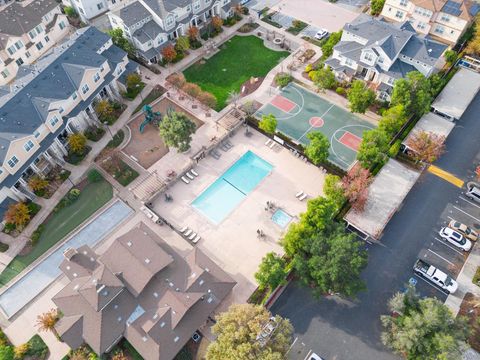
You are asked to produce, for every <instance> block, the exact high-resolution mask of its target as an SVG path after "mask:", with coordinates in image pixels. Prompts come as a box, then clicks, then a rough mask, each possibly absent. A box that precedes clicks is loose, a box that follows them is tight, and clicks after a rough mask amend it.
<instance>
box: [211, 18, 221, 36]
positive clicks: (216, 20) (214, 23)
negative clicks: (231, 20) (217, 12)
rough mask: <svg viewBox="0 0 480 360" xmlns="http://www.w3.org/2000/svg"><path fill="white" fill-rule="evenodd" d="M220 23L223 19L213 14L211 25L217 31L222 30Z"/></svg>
mask: <svg viewBox="0 0 480 360" xmlns="http://www.w3.org/2000/svg"><path fill="white" fill-rule="evenodd" d="M222 25H223V20H222V18H221V17H220V16H214V17H213V18H212V26H213V28H214V29H215V31H217V32H219V31H220V30H222Z"/></svg>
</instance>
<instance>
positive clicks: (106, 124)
mask: <svg viewBox="0 0 480 360" xmlns="http://www.w3.org/2000/svg"><path fill="white" fill-rule="evenodd" d="M103 125H104V126H105V127H106V128H107V130H108V132H109V133H110V136H111V137H112V140H114V138H113V134H112V131H111V130H110V128H109V127H108V122H107V121H105V122H104V123H103Z"/></svg>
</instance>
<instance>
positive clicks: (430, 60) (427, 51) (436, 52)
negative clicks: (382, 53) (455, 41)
mask: <svg viewBox="0 0 480 360" xmlns="http://www.w3.org/2000/svg"><path fill="white" fill-rule="evenodd" d="M446 49H447V45H444V44H440V43H438V42H436V41H432V40H429V39H427V38H421V37H417V36H415V37H412V39H410V41H409V42H408V43H407V44H406V45H405V47H404V48H403V49H402V52H401V53H402V54H403V55H405V56H408V57H411V58H412V59H415V60H419V61H421V62H423V63H425V64H428V65H430V66H433V65H435V63H436V62H437V60H438V58H439V57H440V56H442V54H443V52H444V51H445V50H446Z"/></svg>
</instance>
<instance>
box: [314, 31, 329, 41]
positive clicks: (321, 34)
mask: <svg viewBox="0 0 480 360" xmlns="http://www.w3.org/2000/svg"><path fill="white" fill-rule="evenodd" d="M327 36H328V31H327V30H325V29H320V30H318V31H317V33H316V34H315V39H317V40H322V39H323V38H326V37H327Z"/></svg>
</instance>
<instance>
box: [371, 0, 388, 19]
mask: <svg viewBox="0 0 480 360" xmlns="http://www.w3.org/2000/svg"><path fill="white" fill-rule="evenodd" d="M383 5H385V0H371V1H370V14H371V15H373V16H377V15H380V13H381V12H382V10H383Z"/></svg>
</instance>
